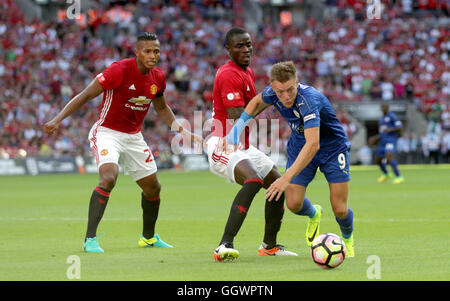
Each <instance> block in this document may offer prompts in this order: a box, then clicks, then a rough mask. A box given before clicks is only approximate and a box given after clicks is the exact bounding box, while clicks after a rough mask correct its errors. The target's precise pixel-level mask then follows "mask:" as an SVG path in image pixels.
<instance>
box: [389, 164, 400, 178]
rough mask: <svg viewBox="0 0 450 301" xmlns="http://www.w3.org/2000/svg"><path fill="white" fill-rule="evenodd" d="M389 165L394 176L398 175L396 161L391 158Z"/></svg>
mask: <svg viewBox="0 0 450 301" xmlns="http://www.w3.org/2000/svg"><path fill="white" fill-rule="evenodd" d="M389 165H391V167H392V170H393V171H394V173H395V176H396V177H400V172H399V170H398V166H397V161H395V160H391V161H390V162H389Z"/></svg>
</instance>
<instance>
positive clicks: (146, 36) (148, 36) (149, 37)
mask: <svg viewBox="0 0 450 301" xmlns="http://www.w3.org/2000/svg"><path fill="white" fill-rule="evenodd" d="M156 40H158V36H157V35H156V34H154V33H149V32H143V33H141V34H140V35H138V37H137V41H138V42H140V41H156Z"/></svg>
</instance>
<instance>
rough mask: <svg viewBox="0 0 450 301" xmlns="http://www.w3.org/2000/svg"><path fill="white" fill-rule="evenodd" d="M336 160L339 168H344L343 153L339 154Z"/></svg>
mask: <svg viewBox="0 0 450 301" xmlns="http://www.w3.org/2000/svg"><path fill="white" fill-rule="evenodd" d="M338 162H339V168H340V169H344V168H345V155H344V154H343V153H340V154H339V156H338Z"/></svg>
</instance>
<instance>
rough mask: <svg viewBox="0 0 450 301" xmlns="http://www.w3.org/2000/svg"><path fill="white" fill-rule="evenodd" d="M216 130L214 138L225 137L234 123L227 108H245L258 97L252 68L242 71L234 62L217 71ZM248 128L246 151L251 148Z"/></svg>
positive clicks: (214, 92) (215, 95)
mask: <svg viewBox="0 0 450 301" xmlns="http://www.w3.org/2000/svg"><path fill="white" fill-rule="evenodd" d="M213 94H214V113H213V117H214V129H213V133H212V135H213V136H219V137H224V136H226V135H227V134H228V132H229V131H230V130H231V128H232V126H233V123H234V121H231V122H230V121H229V122H227V119H229V117H228V114H227V111H226V108H230V107H245V106H247V104H248V103H249V102H250V100H251V99H252V98H253V97H255V96H256V88H255V74H254V73H253V70H252V68H250V67H247V70H244V69H242V68H241V67H239V66H238V65H236V64H235V63H233V62H232V61H228V63H226V64H224V65H222V66H221V67H220V68H219V70H217V74H216V78H215V79H214V91H213ZM248 134H249V129H248V127H247V128H246V129H245V145H244V147H245V149H247V148H248V147H249V142H248Z"/></svg>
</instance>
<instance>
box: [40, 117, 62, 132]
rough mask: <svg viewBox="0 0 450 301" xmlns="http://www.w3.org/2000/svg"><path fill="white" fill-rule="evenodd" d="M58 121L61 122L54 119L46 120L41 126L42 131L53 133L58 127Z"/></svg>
mask: <svg viewBox="0 0 450 301" xmlns="http://www.w3.org/2000/svg"><path fill="white" fill-rule="evenodd" d="M60 123H61V122H59V121H57V120H55V119H52V120H50V121H48V122H46V123H45V124H44V126H43V129H44V132H45V133H47V134H53V133H54V132H55V131H56V130H57V129H58V127H59V124H60Z"/></svg>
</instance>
